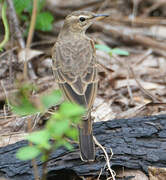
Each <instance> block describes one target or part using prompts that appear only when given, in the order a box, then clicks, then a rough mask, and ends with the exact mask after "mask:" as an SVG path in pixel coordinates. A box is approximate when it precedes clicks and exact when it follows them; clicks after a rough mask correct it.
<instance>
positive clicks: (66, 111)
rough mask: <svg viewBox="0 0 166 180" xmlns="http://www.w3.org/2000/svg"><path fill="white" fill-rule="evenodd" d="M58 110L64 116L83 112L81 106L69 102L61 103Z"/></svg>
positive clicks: (80, 114)
mask: <svg viewBox="0 0 166 180" xmlns="http://www.w3.org/2000/svg"><path fill="white" fill-rule="evenodd" d="M59 111H60V113H62V114H63V115H64V116H66V117H73V116H82V115H83V114H84V113H85V109H84V108H83V107H82V106H79V105H77V104H74V103H70V102H64V103H63V104H61V106H60V109H59Z"/></svg>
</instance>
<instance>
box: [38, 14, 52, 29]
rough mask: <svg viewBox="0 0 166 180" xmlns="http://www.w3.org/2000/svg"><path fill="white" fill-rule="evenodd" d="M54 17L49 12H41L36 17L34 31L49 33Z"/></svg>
mask: <svg viewBox="0 0 166 180" xmlns="http://www.w3.org/2000/svg"><path fill="white" fill-rule="evenodd" d="M53 20H54V17H53V16H52V14H51V13H50V12H42V13H39V14H38V15H37V19H36V29H37V30H41V31H51V30H52V22H53Z"/></svg>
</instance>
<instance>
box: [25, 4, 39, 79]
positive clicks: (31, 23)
mask: <svg viewBox="0 0 166 180" xmlns="http://www.w3.org/2000/svg"><path fill="white" fill-rule="evenodd" d="M37 2H38V0H33V10H32V16H31V22H30V28H29V32H28V38H27V43H26V49H29V48H30V45H31V42H32V38H33V34H34V29H35V24H36V16H37ZM27 53H28V52H27V51H26V52H25V62H24V79H27V77H28V73H27V72H28V70H27V69H28V68H27V64H28V63H27V60H26V59H27V58H26V57H27Z"/></svg>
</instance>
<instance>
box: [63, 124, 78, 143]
mask: <svg viewBox="0 0 166 180" xmlns="http://www.w3.org/2000/svg"><path fill="white" fill-rule="evenodd" d="M65 135H66V136H67V137H69V138H72V139H73V140H77V139H78V130H77V129H76V128H73V127H71V128H70V130H68V131H67V132H66V133H65Z"/></svg>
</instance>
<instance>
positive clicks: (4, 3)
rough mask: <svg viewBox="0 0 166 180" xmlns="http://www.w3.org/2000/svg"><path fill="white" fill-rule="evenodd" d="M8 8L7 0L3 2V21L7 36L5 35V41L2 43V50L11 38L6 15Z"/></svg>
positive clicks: (0, 45) (0, 44)
mask: <svg viewBox="0 0 166 180" xmlns="http://www.w3.org/2000/svg"><path fill="white" fill-rule="evenodd" d="M6 8H7V5H6V2H3V3H2V22H3V24H4V28H5V36H4V39H3V41H2V42H1V43H0V51H2V48H3V47H4V45H5V44H6V43H7V42H8V40H9V25H8V21H7V17H6Z"/></svg>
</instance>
